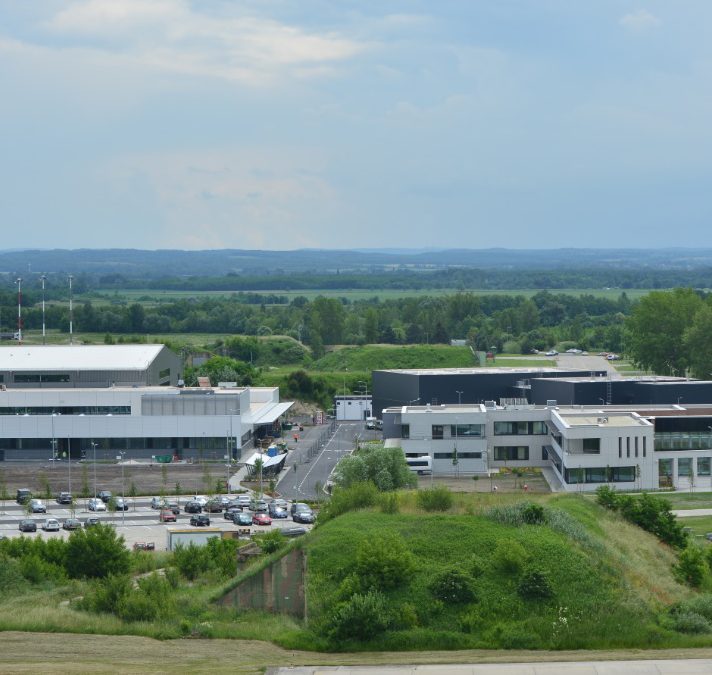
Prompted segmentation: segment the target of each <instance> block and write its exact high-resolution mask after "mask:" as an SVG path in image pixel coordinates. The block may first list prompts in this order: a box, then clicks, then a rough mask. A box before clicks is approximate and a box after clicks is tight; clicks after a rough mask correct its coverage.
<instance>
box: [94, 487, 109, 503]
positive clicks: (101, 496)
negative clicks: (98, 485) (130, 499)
mask: <svg viewBox="0 0 712 675" xmlns="http://www.w3.org/2000/svg"><path fill="white" fill-rule="evenodd" d="M97 497H98V498H99V499H101V501H102V502H104V504H108V503H109V500H110V499H111V497H112V495H111V492H110V491H109V490H102V491H101V492H99V494H97Z"/></svg>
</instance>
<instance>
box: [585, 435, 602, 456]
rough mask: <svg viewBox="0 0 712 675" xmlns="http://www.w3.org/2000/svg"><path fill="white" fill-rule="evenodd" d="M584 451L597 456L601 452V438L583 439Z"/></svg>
mask: <svg viewBox="0 0 712 675" xmlns="http://www.w3.org/2000/svg"><path fill="white" fill-rule="evenodd" d="M583 451H584V452H587V453H591V454H597V453H600V452H601V439H600V438H584V439H583Z"/></svg>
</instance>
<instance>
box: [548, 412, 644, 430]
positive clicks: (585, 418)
mask: <svg viewBox="0 0 712 675" xmlns="http://www.w3.org/2000/svg"><path fill="white" fill-rule="evenodd" d="M558 412H559V417H560V418H561V420H562V421H563V422H565V423H566V425H567V426H568V427H647V426H650V422H648V421H647V420H643V419H641V418H640V417H638V416H637V415H635V414H633V413H629V414H626V413H614V414H601V415H581V414H578V415H577V414H575V413H573V412H571V413H566V412H561V411H558Z"/></svg>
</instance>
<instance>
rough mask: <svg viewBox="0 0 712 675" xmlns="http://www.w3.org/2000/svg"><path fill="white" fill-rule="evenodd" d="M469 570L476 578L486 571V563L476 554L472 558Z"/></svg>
mask: <svg viewBox="0 0 712 675" xmlns="http://www.w3.org/2000/svg"><path fill="white" fill-rule="evenodd" d="M469 572H470V576H471V577H473V578H474V579H477V578H478V577H481V576H482V575H483V574H484V573H485V564H484V563H483V562H482V561H481V560H480V559H479V558H478V557H477V556H476V555H473V556H472V557H471V558H470V569H469Z"/></svg>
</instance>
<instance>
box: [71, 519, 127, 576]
mask: <svg viewBox="0 0 712 675" xmlns="http://www.w3.org/2000/svg"><path fill="white" fill-rule="evenodd" d="M66 564H67V573H68V574H69V576H70V577H72V578H81V577H88V578H102V577H107V576H109V575H110V574H114V575H116V574H125V573H127V572H128V571H129V569H130V568H131V557H130V554H129V552H128V550H127V549H126V546H125V542H124V538H123V537H120V536H118V535H117V534H116V530H115V529H114V528H113V527H111V526H109V525H97V526H96V527H92V528H90V529H88V530H87V529H81V530H74V532H72V534H71V535H70V537H69V541H68V542H67V563H66Z"/></svg>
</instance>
